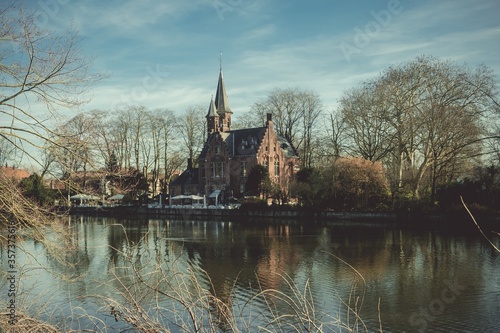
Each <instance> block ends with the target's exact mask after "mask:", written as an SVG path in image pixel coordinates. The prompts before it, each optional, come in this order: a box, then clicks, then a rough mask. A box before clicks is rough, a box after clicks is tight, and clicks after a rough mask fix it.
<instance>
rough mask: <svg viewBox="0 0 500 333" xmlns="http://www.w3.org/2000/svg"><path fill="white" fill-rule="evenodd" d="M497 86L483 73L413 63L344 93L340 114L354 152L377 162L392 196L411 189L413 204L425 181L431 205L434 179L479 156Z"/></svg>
mask: <svg viewBox="0 0 500 333" xmlns="http://www.w3.org/2000/svg"><path fill="white" fill-rule="evenodd" d="M495 86H496V84H495V81H494V78H493V75H492V73H491V71H490V70H488V69H487V68H485V67H483V66H480V67H478V68H477V69H476V70H471V69H469V68H468V67H466V66H465V65H464V66H458V65H455V64H453V63H451V62H447V61H440V60H437V59H434V58H431V57H418V58H416V59H415V60H413V61H410V62H408V63H406V64H403V65H401V66H397V67H392V68H389V69H388V70H387V71H385V72H384V73H383V74H382V75H381V76H380V77H379V78H377V79H375V80H373V81H370V82H368V83H365V84H363V85H362V87H361V88H356V89H354V90H351V91H349V92H347V93H346V94H345V95H344V98H343V99H342V101H341V110H342V113H343V114H344V116H345V121H346V124H347V126H348V129H349V131H350V136H352V140H353V142H354V145H353V146H354V147H355V148H356V149H355V151H357V152H358V153H359V154H360V155H361V156H363V157H365V158H367V159H371V160H382V161H383V162H384V163H385V164H386V165H387V166H388V169H389V170H393V173H394V174H397V176H395V177H391V178H393V179H394V180H396V179H397V181H396V183H397V184H398V185H397V188H403V187H405V186H409V187H410V188H411V191H412V192H413V195H414V196H415V198H419V197H420V193H421V189H422V186H424V182H426V180H427V179H429V180H430V182H428V183H426V184H425V185H426V186H429V189H430V190H431V191H430V193H431V200H432V197H433V194H434V193H435V188H436V185H437V181H438V179H450V175H451V174H453V175H456V173H457V170H460V169H461V168H460V167H459V165H460V163H463V161H467V162H468V161H470V159H471V158H474V157H475V156H478V155H479V154H481V145H479V144H478V143H479V142H481V141H482V140H483V139H486V138H488V136H487V135H486V131H485V129H486V127H487V126H486V123H485V122H484V120H485V119H486V118H485V117H486V116H488V115H490V114H491V113H492V111H493V110H494V109H495V105H494V104H493V103H492V98H491V96H494V94H495V93H494V92H495ZM451 166H453V167H451ZM403 182H406V184H403ZM393 189H394V188H393Z"/></svg>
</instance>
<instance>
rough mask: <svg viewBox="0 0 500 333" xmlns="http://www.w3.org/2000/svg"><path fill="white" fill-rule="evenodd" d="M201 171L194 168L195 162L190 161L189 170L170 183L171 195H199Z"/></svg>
mask: <svg viewBox="0 0 500 333" xmlns="http://www.w3.org/2000/svg"><path fill="white" fill-rule="evenodd" d="M198 175H199V171H198V168H193V162H192V161H191V160H188V166H187V169H186V170H184V172H183V173H181V174H180V175H179V176H178V177H176V178H175V179H174V180H173V181H172V182H171V183H170V195H171V196H172V197H173V196H177V195H191V194H198V193H199V187H200V183H199V178H198Z"/></svg>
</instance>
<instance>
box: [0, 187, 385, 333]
mask: <svg viewBox="0 0 500 333" xmlns="http://www.w3.org/2000/svg"><path fill="white" fill-rule="evenodd" d="M12 221H15V224H16V228H17V229H16V235H17V237H18V238H17V245H18V248H17V250H18V251H25V249H24V248H23V246H22V243H23V242H22V240H23V239H33V240H36V241H37V242H39V243H41V244H42V245H43V246H44V250H45V253H46V255H47V256H50V257H51V260H55V261H56V262H57V263H58V264H59V265H65V266H67V267H76V266H77V265H78V264H79V263H78V261H74V259H73V258H74V256H73V254H75V253H76V251H77V249H76V248H75V246H74V245H73V244H72V242H71V237H70V230H69V228H68V227H67V224H66V223H65V222H64V221H65V220H64V217H61V216H59V215H56V214H53V213H51V212H48V211H45V210H43V209H41V208H40V207H38V206H36V205H35V204H33V203H32V202H30V201H29V200H26V199H25V198H24V197H23V196H22V195H21V194H20V193H19V191H18V190H17V189H16V187H15V186H12V184H10V182H9V181H8V180H6V179H2V178H0V225H4V226H5V225H8V224H9V223H11V222H12ZM124 232H125V230H124ZM125 234H126V233H125ZM144 237H147V235H146V236H144ZM0 240H1V241H2V243H3V244H2V246H5V243H6V241H7V235H6V234H5V233H2V234H1V235H0ZM144 241H145V239H144V238H143V239H142V240H140V241H139V242H131V241H128V240H127V241H126V245H125V246H124V247H123V248H120V249H113V251H115V252H116V253H117V254H118V256H119V260H117V261H116V263H110V265H111V266H110V269H109V272H103V274H108V275H106V277H107V278H106V279H104V280H103V281H99V283H100V284H101V285H100V287H102V288H100V287H97V288H96V290H104V289H105V290H112V291H113V292H112V293H108V294H106V295H103V294H102V293H97V292H96V293H94V294H89V295H86V296H85V297H86V298H88V299H89V300H92V301H93V302H97V303H98V304H100V306H101V308H100V311H99V318H97V317H96V316H94V315H90V314H86V312H85V309H80V308H74V309H73V308H72V309H70V311H71V313H74V316H75V317H79V318H67V319H66V320H65V321H62V322H61V320H59V322H57V320H55V319H54V317H53V315H52V314H53V313H54V309H51V306H50V304H48V303H47V305H46V306H44V307H41V308H36V309H34V308H33V307H30V303H31V302H32V298H34V297H35V298H36V297H45V296H44V295H33V294H30V293H23V294H20V295H18V297H16V302H17V313H16V315H17V318H16V319H17V323H16V324H15V325H11V324H10V323H9V321H8V319H9V318H8V316H7V313H5V312H4V311H3V310H0V332H49V333H52V332H144V333H146V332H148V333H149V332H200V333H202V332H368V328H367V327H366V325H365V324H364V322H363V320H362V318H361V315H360V311H361V308H362V304H363V299H364V295H365V292H366V283H365V281H364V279H363V277H362V276H361V274H359V272H357V271H356V270H355V269H354V267H352V266H350V267H351V268H352V269H353V271H354V272H355V273H356V278H355V279H354V281H353V284H352V289H351V293H350V295H349V297H348V299H346V300H343V301H342V302H341V303H340V304H341V307H342V309H336V310H339V311H335V312H334V313H326V312H324V311H323V310H320V309H319V307H318V306H317V304H316V302H315V300H314V297H313V294H312V291H311V285H310V282H309V281H307V282H306V283H305V285H304V286H302V287H299V285H297V284H296V283H295V282H294V281H293V279H292V278H291V277H290V276H288V275H286V274H284V273H283V274H282V275H280V276H279V277H280V279H281V280H282V281H283V285H284V286H285V287H284V288H282V289H280V290H277V289H265V288H264V287H262V286H261V285H260V284H259V286H258V288H257V289H256V290H255V291H254V292H253V294H252V295H251V296H248V298H247V299H242V298H241V296H238V295H237V294H236V288H235V285H233V288H232V289H231V290H230V291H229V294H228V295H223V296H222V295H217V294H216V292H215V290H216V288H214V286H213V284H212V282H211V280H210V276H209V275H208V274H207V272H205V271H203V270H201V269H199V268H195V267H191V266H189V265H186V264H185V261H184V260H182V259H181V258H180V257H176V256H175V255H173V253H174V252H175V251H165V252H159V253H158V252H157V253H154V255H153V254H152V255H147V253H146V254H145V253H141V252H140V251H141V249H140V247H141V244H143V243H144ZM166 252H168V253H166ZM25 254H26V255H27V256H31V257H32V258H33V259H34V260H36V257H35V256H34V254H32V253H25ZM139 254H141V255H140V256H139ZM139 257H140V258H139ZM164 259H167V260H164ZM339 260H341V259H340V258H339ZM344 263H345V262H344ZM345 264H346V265H348V264H347V263H345ZM18 269H19V274H18V276H17V277H18V281H17V283H18V284H19V280H20V279H22V278H23V267H18ZM44 269H46V270H47V271H50V268H49V267H44ZM2 273H3V274H2V279H5V277H6V272H2ZM52 273H53V274H54V275H56V278H59V279H63V280H64V281H65V282H68V283H70V282H71V279H72V278H73V277H70V276H63V275H61V274H56V273H55V272H52ZM234 284H236V281H235V282H234ZM332 297H338V296H337V295H332ZM0 303H2V307H3V309H5V304H4V303H3V302H0ZM68 306H71V305H68ZM42 318H44V319H42ZM79 319H81V322H84V323H85V324H81V322H80V321H79ZM110 322H112V323H113V325H111V324H109V323H110ZM381 331H382V330H381V328H380V332H381Z"/></svg>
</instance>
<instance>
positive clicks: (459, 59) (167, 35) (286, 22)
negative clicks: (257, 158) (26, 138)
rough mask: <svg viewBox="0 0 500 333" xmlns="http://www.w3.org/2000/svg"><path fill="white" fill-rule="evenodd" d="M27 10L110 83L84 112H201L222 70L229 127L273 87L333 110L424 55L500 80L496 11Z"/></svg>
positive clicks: (321, 3) (416, 7)
mask: <svg viewBox="0 0 500 333" xmlns="http://www.w3.org/2000/svg"><path fill="white" fill-rule="evenodd" d="M27 3H28V5H29V6H31V7H32V9H33V10H35V11H36V12H37V19H38V21H39V24H40V25H42V26H45V27H46V28H48V29H51V30H55V31H58V30H60V31H63V30H64V29H67V28H68V27H70V26H73V27H74V28H75V29H77V30H78V31H79V34H80V36H81V37H82V38H83V40H82V42H81V48H82V49H83V51H84V52H85V53H86V54H87V55H88V56H90V57H94V58H95V60H94V66H93V70H94V71H96V72H101V73H106V74H107V75H108V77H107V78H106V79H104V80H102V81H100V82H99V83H98V84H96V85H94V86H93V87H92V88H91V90H90V91H89V94H88V97H89V98H90V102H89V103H88V104H86V105H84V106H82V107H81V109H80V111H88V110H92V109H102V110H113V109H116V108H120V107H125V106H128V105H143V106H146V107H148V108H151V109H156V108H167V109H171V110H174V111H176V112H183V111H184V110H186V108H188V107H190V106H197V105H201V106H204V107H206V108H207V110H208V106H209V103H210V99H211V96H212V95H213V94H214V93H215V90H216V87H217V79H218V75H219V66H220V64H221V63H222V68H223V73H224V79H225V82H226V89H227V93H228V96H229V103H230V106H231V109H232V111H233V112H234V117H235V120H237V117H238V114H243V113H244V112H246V111H248V110H250V108H251V106H252V104H254V103H255V102H256V101H258V100H261V99H263V98H265V97H266V96H267V94H268V93H269V92H270V91H271V90H273V89H274V88H289V87H291V88H294V87H298V88H300V89H304V90H310V91H313V92H315V93H317V94H318V95H319V96H320V98H321V100H322V102H323V105H324V107H325V110H327V111H333V110H335V109H336V107H337V105H338V100H339V98H340V97H341V96H342V94H343V92H345V91H346V90H348V89H350V88H353V87H356V86H357V85H359V84H361V83H362V82H363V81H365V80H368V79H371V78H374V77H376V76H377V75H378V74H380V73H381V72H382V71H383V70H384V69H386V68H388V67H389V66H394V65H398V64H401V63H404V62H406V61H409V60H411V59H414V58H415V57H417V56H420V55H427V56H434V57H437V58H439V59H442V60H452V61H454V62H456V63H457V64H464V63H465V64H467V65H468V66H471V67H474V66H477V65H479V64H485V65H487V66H489V67H490V68H491V69H493V71H494V72H495V73H496V74H497V75H498V74H499V73H500V20H499V19H498V15H499V14H500V2H498V1H493V0H442V1H427V0H389V1H386V0H384V1H378V0H375V1H369V0H363V1H340V0H316V1H298V0H288V1H278V0H176V1H173V0H163V1H162V0H141V1H138V0H108V1H102V0H87V1H76V0H37V1H27ZM221 53H222V57H221ZM221 58H222V61H221Z"/></svg>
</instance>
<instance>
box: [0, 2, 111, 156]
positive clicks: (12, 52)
mask: <svg viewBox="0 0 500 333" xmlns="http://www.w3.org/2000/svg"><path fill="white" fill-rule="evenodd" d="M0 22H2V23H1V24H0V115H1V116H2V118H3V119H5V120H8V121H5V122H3V123H2V124H1V125H0V136H1V137H3V138H4V139H5V140H8V141H10V142H11V143H12V144H13V145H14V146H15V147H17V148H19V149H21V150H23V151H25V152H26V153H27V154H30V152H29V150H28V149H27V147H26V146H25V145H26V144H28V145H31V146H35V147H41V146H42V145H43V142H44V141H47V140H49V139H50V137H53V136H51V135H50V133H51V132H52V130H51V129H49V127H48V125H47V124H48V122H47V121H46V120H47V119H48V118H50V117H53V116H54V115H55V114H56V111H57V110H58V109H59V108H72V107H76V106H79V105H81V104H82V103H84V102H86V100H85V98H84V93H85V91H86V90H87V88H88V86H89V85H90V84H92V83H93V82H95V81H96V80H98V79H99V78H100V77H101V76H99V75H93V74H91V73H90V72H89V70H90V66H91V60H89V59H88V58H85V56H84V55H83V54H84V53H83V52H82V51H81V50H80V49H79V47H78V43H79V37H78V35H77V33H76V32H75V31H72V30H69V31H68V32H66V33H65V34H63V35H58V34H54V33H53V32H51V31H47V30H41V29H39V28H38V27H37V26H36V24H35V22H36V20H35V19H34V14H33V13H29V12H26V11H25V10H24V9H23V8H22V7H20V6H19V5H18V4H17V3H15V2H11V1H7V2H6V3H5V2H2V5H0ZM35 110H38V111H36V112H34V111H35ZM40 142H41V143H40Z"/></svg>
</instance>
